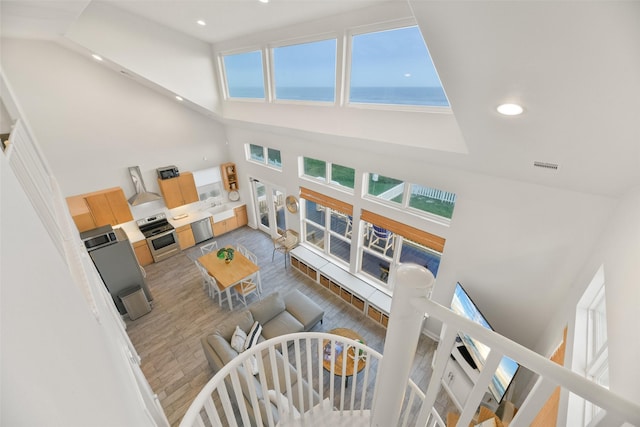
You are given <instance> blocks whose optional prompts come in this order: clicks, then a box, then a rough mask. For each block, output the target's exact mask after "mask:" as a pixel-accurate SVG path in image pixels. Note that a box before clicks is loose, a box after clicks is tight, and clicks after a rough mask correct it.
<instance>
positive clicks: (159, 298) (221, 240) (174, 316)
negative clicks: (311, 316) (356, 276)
mask: <svg viewBox="0 0 640 427" xmlns="http://www.w3.org/2000/svg"><path fill="white" fill-rule="evenodd" d="M214 240H217V241H218V244H219V246H224V245H234V244H238V243H239V244H242V245H244V246H245V247H246V248H247V249H249V250H250V251H252V252H253V253H255V254H256V255H257V256H258V265H259V266H260V274H261V277H262V287H263V291H264V295H268V294H270V293H272V292H275V291H280V292H281V293H286V292H288V291H289V290H291V289H296V288H298V289H300V290H301V291H302V292H304V293H305V294H306V295H308V296H309V297H311V298H312V299H313V300H314V301H316V302H317V303H318V304H319V305H320V306H322V307H323V309H324V312H325V315H324V322H323V323H322V324H318V325H316V327H315V328H314V331H328V330H331V329H334V328H338V327H345V328H350V329H354V330H356V331H358V332H359V333H360V335H362V337H363V338H364V339H365V341H366V343H367V345H369V346H370V347H372V348H374V349H375V350H377V351H379V352H382V350H383V346H384V338H385V333H386V329H385V328H383V327H382V326H381V325H379V324H377V323H376V322H374V321H372V320H370V319H368V318H367V317H366V316H365V315H364V314H363V313H359V312H358V311H357V310H356V309H354V308H353V307H351V306H350V305H348V304H346V303H345V302H344V301H343V300H342V299H340V298H339V297H338V296H336V295H335V294H333V293H331V292H330V291H328V290H327V289H325V288H323V287H321V286H320V285H319V284H317V283H315V282H313V281H312V280H311V279H309V278H308V277H306V276H305V275H303V274H302V273H300V272H298V271H297V270H295V269H293V268H292V267H291V266H290V265H288V267H287V268H286V269H285V265H284V258H283V255H282V254H280V253H276V255H275V260H274V261H273V262H272V261H271V256H272V251H273V243H272V241H271V238H270V237H269V236H268V235H266V234H265V233H262V232H260V231H256V230H253V229H251V228H249V227H242V228H240V229H238V230H235V231H232V232H231V233H227V234H225V235H223V236H221V237H218V238H214ZM210 242H211V241H207V242H204V243H202V244H206V243H210ZM202 244H201V245H202ZM201 245H200V246H201ZM198 256H200V249H199V246H196V247H194V248H190V249H188V250H186V251H183V252H182V253H181V254H178V255H176V256H174V257H172V258H169V259H167V260H164V261H161V262H159V263H155V264H152V265H149V266H147V267H146V268H145V269H146V272H147V284H148V286H149V288H150V290H151V293H152V295H153V298H154V300H153V310H152V311H151V312H150V313H149V314H147V315H145V316H143V317H140V318H138V319H136V320H134V321H131V320H129V319H127V320H126V324H127V332H128V334H129V337H130V338H131V341H132V342H133V344H134V346H135V348H136V350H137V351H138V354H139V355H140V357H141V358H142V370H143V372H144V374H145V376H146V377H147V379H148V381H149V384H150V385H151V388H152V389H153V391H154V392H155V393H156V394H157V395H158V397H159V399H160V402H161V404H162V407H163V408H164V411H165V413H166V415H167V418H168V419H169V422H170V423H171V425H172V426H176V425H178V424H179V422H180V420H181V419H182V417H183V415H184V413H185V412H186V410H187V408H188V407H189V405H190V404H191V402H192V401H193V399H194V398H195V396H196V395H197V394H198V392H199V391H200V390H201V389H202V387H203V386H204V385H205V384H206V383H207V381H209V379H210V378H211V376H212V371H211V369H210V368H209V365H208V364H207V361H206V359H205V356H204V352H203V350H202V346H201V344H200V338H201V337H203V336H206V335H208V334H209V333H210V332H211V331H212V330H213V328H214V325H216V323H218V322H221V321H223V320H224V319H225V317H226V316H227V315H228V314H229V306H228V304H223V306H222V307H220V306H219V305H218V302H217V300H216V302H213V301H212V300H211V299H210V298H209V297H208V296H207V293H206V291H205V290H204V289H203V288H202V280H201V278H200V273H199V271H198V269H197V268H196V266H195V264H194V260H195V259H196V258H197V257H198ZM251 298H253V299H252V300H251V301H250V302H252V301H255V300H257V299H256V297H254V296H252V297H251ZM233 303H234V311H235V310H242V309H244V306H243V305H242V303H240V302H239V301H238V300H235V299H234V301H233ZM435 347H436V343H435V342H434V341H432V340H431V339H429V338H427V337H426V336H422V337H421V339H420V342H419V345H418V351H417V353H416V357H415V360H414V366H413V370H412V374H411V378H412V379H413V380H414V381H415V382H416V384H418V386H420V388H421V389H422V390H425V389H426V385H427V382H428V380H429V378H430V375H431V359H432V355H433V351H434V350H435ZM438 406H440V408H438ZM448 406H449V403H448V402H447V401H446V396H445V397H443V398H440V399H439V400H438V402H437V405H436V407H437V408H438V410H439V412H440V413H441V415H442V416H443V417H444V416H446V412H444V411H446V408H447V407H448ZM443 412H444V413H443Z"/></svg>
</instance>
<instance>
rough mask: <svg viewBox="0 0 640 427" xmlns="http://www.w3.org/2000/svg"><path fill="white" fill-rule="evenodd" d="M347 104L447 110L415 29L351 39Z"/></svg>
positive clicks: (444, 99) (438, 84)
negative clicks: (425, 107) (429, 107)
mask: <svg viewBox="0 0 640 427" xmlns="http://www.w3.org/2000/svg"><path fill="white" fill-rule="evenodd" d="M349 93H350V95H349V101H350V102H351V103H364V104H396V105H424V106H434V107H448V106H449V101H448V100H447V97H446V95H445V93H444V90H443V89H442V84H441V83H440V78H439V77H438V74H437V73H436V70H435V68H434V66H433V62H432V61H431V56H430V55H429V51H428V50H427V46H426V45H425V43H424V40H423V39H422V34H421V33H420V30H419V29H418V27H406V28H399V29H394V30H388V31H379V32H373V33H365V34H358V35H354V36H353V37H352V45H351V80H350V91H349Z"/></svg>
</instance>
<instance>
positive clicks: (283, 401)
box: [267, 390, 300, 419]
mask: <svg viewBox="0 0 640 427" xmlns="http://www.w3.org/2000/svg"><path fill="white" fill-rule="evenodd" d="M267 394H268V395H269V401H270V402H271V403H273V404H274V405H276V406H277V407H278V408H279V409H280V410H281V411H282V413H283V414H285V415H286V414H288V413H289V400H288V399H287V396H285V395H284V394H282V393H278V392H277V391H275V390H269V391H267ZM292 409H293V410H292V412H291V414H292V415H293V418H294V419H295V418H299V417H300V412H299V411H298V409H297V408H296V407H295V406H294V407H293V408H292Z"/></svg>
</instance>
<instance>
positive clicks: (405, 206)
mask: <svg viewBox="0 0 640 427" xmlns="http://www.w3.org/2000/svg"><path fill="white" fill-rule="evenodd" d="M370 175H380V174H376V173H373V172H365V173H364V176H363V185H362V198H363V199H366V200H370V201H371V202H373V203H378V204H381V205H384V206H388V207H390V208H392V209H399V210H402V211H403V212H405V211H406V212H410V213H412V214H414V215H417V216H419V217H422V218H426V219H428V220H430V221H432V222H436V223H438V224H440V225H445V226H449V225H450V224H451V220H452V219H453V215H452V217H451V218H447V217H444V216H440V215H438V214H434V213H432V212H429V211H424V210H422V209H418V208H414V207H412V206H409V203H410V201H411V194H412V193H411V186H412V185H419V186H421V187H426V188H432V187H427V186H425V185H422V184H416V183H413V182H408V181H404V180H401V179H397V178H393V177H390V176H385V177H386V178H391V179H395V180H397V181H402V186H403V188H402V201H401V202H394V201H392V200H386V199H383V198H381V197H378V196H375V195H373V194H370V193H369V176H370ZM432 189H434V190H438V191H444V192H445V193H450V194H453V195H454V197H455V198H456V199H457V195H456V194H455V193H453V192H450V191H445V190H440V189H436V188H432ZM455 204H456V201H454V202H453V205H454V209H455Z"/></svg>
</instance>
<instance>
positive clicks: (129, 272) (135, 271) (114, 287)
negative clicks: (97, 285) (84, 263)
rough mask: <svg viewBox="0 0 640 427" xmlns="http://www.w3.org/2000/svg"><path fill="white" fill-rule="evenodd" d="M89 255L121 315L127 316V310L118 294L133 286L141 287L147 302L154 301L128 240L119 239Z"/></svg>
mask: <svg viewBox="0 0 640 427" xmlns="http://www.w3.org/2000/svg"><path fill="white" fill-rule="evenodd" d="M119 237H120V236H119ZM89 255H90V256H91V259H92V260H93V263H94V264H95V266H96V268H97V269H98V272H99V273H100V276H101V277H102V281H103V282H104V284H105V286H106V287H107V289H108V290H109V293H110V294H111V297H112V298H113V302H114V303H115V304H116V307H117V308H118V311H119V312H120V314H126V312H127V310H126V309H125V307H124V304H122V301H121V300H120V298H119V297H118V294H120V293H121V292H122V291H124V290H125V289H127V288H129V287H131V286H140V287H141V288H142V290H143V291H144V294H145V296H146V297H147V301H149V302H151V301H152V300H153V297H152V296H151V292H149V288H148V286H147V283H146V282H145V279H144V276H143V275H142V269H141V268H140V265H139V264H138V259H137V258H136V256H135V254H134V252H133V248H131V244H130V243H129V241H128V240H120V238H119V240H118V241H117V242H115V243H113V244H110V245H108V246H103V247H101V248H99V249H95V250H93V251H91V252H89Z"/></svg>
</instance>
